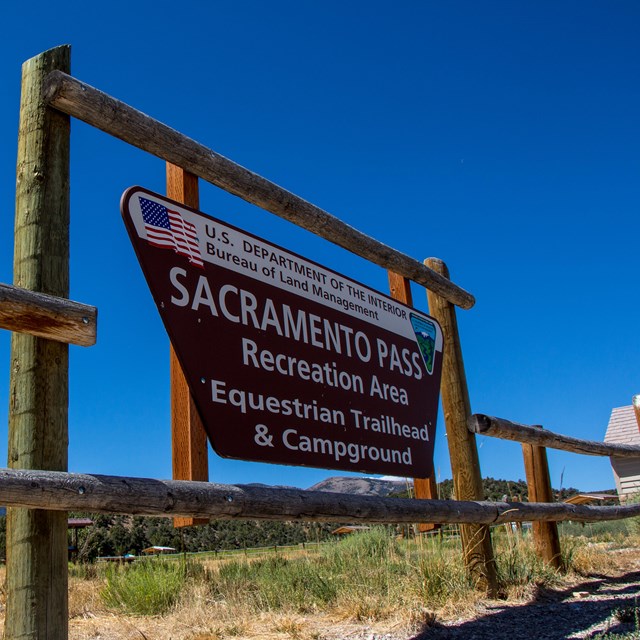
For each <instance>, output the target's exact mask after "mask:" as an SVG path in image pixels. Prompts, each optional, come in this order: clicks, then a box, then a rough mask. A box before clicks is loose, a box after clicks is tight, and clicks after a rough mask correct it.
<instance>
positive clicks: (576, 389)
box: [0, 0, 640, 490]
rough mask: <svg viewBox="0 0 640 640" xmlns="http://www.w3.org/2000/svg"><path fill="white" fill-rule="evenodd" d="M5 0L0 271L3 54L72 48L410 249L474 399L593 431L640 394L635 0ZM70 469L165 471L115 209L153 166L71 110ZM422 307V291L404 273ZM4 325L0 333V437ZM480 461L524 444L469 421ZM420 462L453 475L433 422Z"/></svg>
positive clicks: (14, 97) (257, 163)
mask: <svg viewBox="0 0 640 640" xmlns="http://www.w3.org/2000/svg"><path fill="white" fill-rule="evenodd" d="M101 10H102V12H103V13H101V14H97V13H88V10H87V5H86V3H79V2H75V1H70V2H67V3H66V4H65V10H64V11H61V10H60V8H59V7H56V6H54V5H51V4H49V3H45V2H40V1H36V2H35V3H32V4H31V5H30V7H29V28H28V29H26V28H25V26H24V25H25V22H24V11H22V10H20V9H19V8H18V7H17V5H16V4H15V3H5V4H4V5H3V8H2V9H1V10H0V16H1V17H2V23H3V25H4V30H3V32H4V33H3V38H2V40H0V77H1V78H2V83H3V91H2V93H1V97H0V109H1V116H2V117H1V118H0V122H1V123H2V124H1V125H0V243H1V245H0V281H2V282H11V280H12V252H13V247H12V233H13V209H14V204H13V199H14V189H15V158H16V136H17V123H18V106H19V89H20V66H21V64H22V62H23V61H24V60H26V59H27V58H29V57H31V56H33V55H36V54H37V53H39V52H41V51H43V50H45V49H48V48H50V47H52V46H55V45H58V44H63V43H68V44H71V45H72V73H73V75H75V76H76V77H78V78H79V79H81V80H82V81H84V82H87V83H89V84H91V85H93V86H96V87H98V88H100V89H101V90H103V91H106V92H107V93H110V94H111V95H113V96H115V97H117V98H119V99H121V100H123V101H125V102H127V103H129V104H131V105H132V106H134V107H136V108H138V109H140V110H142V111H144V112H146V113H148V114H150V115H152V116H154V117H156V118H158V119H159V120H161V121H163V122H165V123H167V124H169V125H171V126H172V127H174V128H176V129H178V130H181V131H182V132H184V133H185V134H187V135H189V136H191V137H193V138H195V139H196V140H198V141H200V142H202V143H203V144H206V145H207V146H210V147H211V148H213V149H214V150H216V151H218V152H219V153H222V154H223V155H225V156H227V157H229V158H231V159H233V160H234V161H236V162H238V163H240V164H242V165H244V166H246V167H248V168H250V169H251V170H253V171H255V172H258V173H260V174H262V175H264V176H265V177H267V178H269V179H271V180H273V181H274V182H276V183H278V184H280V185H282V186H284V187H286V188H288V189H289V190H291V191H293V192H294V193H296V194H298V195H300V196H302V197H304V198H306V199H308V200H310V201H312V202H314V203H315V204H317V205H319V206H321V207H322V208H324V209H326V210H327V211H329V212H331V213H333V214H334V215H337V216H339V217H341V218H342V219H344V220H345V221H346V222H348V223H349V224H351V225H353V226H355V227H357V228H358V229H360V230H362V231H364V232H366V233H368V234H369V235H372V236H373V237H375V238H377V239H380V240H383V241H384V242H386V243H387V244H390V245H391V246H393V247H395V248H397V249H399V250H401V251H403V252H405V253H407V254H409V255H411V256H412V257H414V258H417V259H419V260H422V259H424V258H426V257H429V256H437V257H440V258H442V259H444V260H445V261H446V262H447V264H448V265H449V268H450V270H451V274H452V278H453V279H454V280H455V281H456V282H458V283H459V284H460V285H461V286H463V287H464V288H466V289H467V290H469V291H471V292H472V293H473V294H474V295H475V296H476V298H477V304H476V306H475V307H474V308H473V309H471V310H469V311H459V312H458V320H459V325H460V332H461V336H462V345H463V352H464V358H465V363H466V368H467V377H468V383H469V390H470V395H471V404H472V408H473V410H474V411H476V412H482V413H489V414H492V415H497V416H501V417H505V418H508V419H512V420H516V421H521V422H524V423H527V424H542V425H544V426H545V427H547V428H549V429H552V430H555V431H558V432H561V433H565V434H568V435H572V436H576V437H583V438H589V439H593V440H601V439H602V438H603V437H604V432H605V429H606V425H607V421H608V418H609V415H610V412H611V408H612V407H618V406H622V405H628V404H630V401H631V396H632V395H633V394H635V393H640V386H638V385H639V383H638V376H637V371H638V367H637V362H638V361H639V359H640V341H639V340H638V336H637V331H638V330H637V327H638V319H639V315H640V297H639V296H637V295H635V288H636V287H637V274H638V270H639V269H638V268H639V266H640V265H639V262H640V258H639V257H638V251H637V239H636V236H637V234H636V227H637V217H638V205H639V204H640V182H639V180H638V178H639V175H640V154H639V149H640V124H638V122H639V120H638V113H640V88H639V85H638V81H637V79H638V77H640V41H639V40H638V38H637V33H638V27H639V25H640V5H638V4H637V3H636V2H631V1H629V2H608V3H605V2H591V1H581V2H577V1H576V2H545V1H543V2H535V3H534V2H520V1H518V2H509V3H507V2H475V1H469V2H462V1H453V2H447V3H442V2H408V1H400V2H395V3H393V4H391V3H383V2H377V1H370V2H366V3H365V2H352V3H344V2H341V3H338V2H323V3H311V2H284V1H280V0H275V1H273V2H269V3H266V2H249V1H242V0H240V1H238V2H217V1H213V2H195V1H190V0H186V1H184V2H182V3H181V4H180V5H179V7H178V8H177V5H175V3H165V2H162V1H156V2H133V3H123V2H119V1H116V2H111V3H109V4H108V5H104V7H102V8H101ZM71 171H72V172H71V185H72V186H71V189H72V210H71V213H72V227H71V234H72V247H71V250H72V264H71V278H72V285H71V286H72V289H71V296H72V298H74V299H76V300H79V301H82V302H86V303H90V304H94V305H96V306H97V307H98V308H99V314H100V318H99V341H98V344H97V345H96V346H95V347H92V348H89V349H83V348H80V347H72V348H71V363H72V370H71V405H70V439H71V444H70V456H69V461H70V469H71V470H72V471H81V472H94V473H108V474H121V475H136V476H151V477H161V478H166V477H170V474H171V454H170V433H169V400H168V341H167V338H166V334H165V332H164V329H163V327H162V324H161V322H160V319H159V317H158V314H157V312H156V310H155V307H154V303H153V300H152V298H151V296H150V294H149V292H148V289H147V286H146V284H145V281H144V278H143V276H142V273H141V271H140V268H139V266H138V264H137V261H136V259H135V255H134V252H133V250H132V247H131V245H130V242H129V239H128V238H127V235H126V232H125V229H124V226H123V224H122V220H121V218H120V214H119V199H120V196H121V194H122V192H123V191H124V190H125V189H126V188H127V187H129V186H131V185H134V184H140V185H142V186H145V187H147V188H149V189H152V190H155V191H159V192H162V191H163V190H164V163H163V162H162V161H160V160H158V159H156V158H153V157H151V156H148V155H146V154H145V153H143V152H141V151H138V150H136V149H133V148H130V147H128V146H127V145H125V144H124V143H121V142H119V141H116V140H114V139H111V138H109V137H108V136H107V135H105V134H102V133H100V132H98V131H95V130H92V129H91V128H90V127H88V126H86V125H84V124H82V123H79V122H77V121H76V122H74V123H73V126H72V169H71ZM201 209H202V210H203V211H205V212H208V213H210V214H211V215H214V216H216V217H218V218H221V219H223V220H226V221H228V222H230V223H231V224H234V225H236V226H239V227H241V228H243V229H246V230H247V231H250V232H251V233H255V234H257V235H259V236H262V237H264V238H268V239H270V240H271V241H272V242H275V243H277V244H280V245H282V246H284V247H286V248H288V249H290V250H292V251H295V252H296V253H299V254H302V255H304V256H306V257H308V258H310V259H312V260H316V261H317V262H320V263H321V264H324V265H327V266H328V267H330V268H332V269H335V270H336V271H339V272H341V273H344V274H345V275H348V276H349V277H352V278H354V279H356V280H359V281H361V282H363V283H365V284H367V285H368V286H370V287H373V288H376V289H379V290H382V291H385V292H386V291H387V288H386V287H387V282H386V274H385V272H384V271H383V270H382V269H380V268H378V267H375V266H371V265H368V264H367V263H365V262H364V261H363V260H361V259H360V258H357V257H355V256H352V255H351V254H349V253H347V252H345V251H344V250H342V249H339V248H337V247H334V246H333V245H330V244H328V243H327V242H325V241H323V240H320V239H318V238H315V237H314V236H311V235H310V234H309V233H307V232H304V231H302V230H299V229H296V228H294V227H293V226H292V225H291V224H289V223H287V222H285V221H282V220H280V219H278V218H276V217H274V216H273V215H271V214H269V213H266V212H263V211H262V210H260V209H257V208H255V207H253V206H250V205H248V204H246V203H244V202H242V201H241V200H238V199H237V198H235V197H232V196H230V195H228V194H226V193H224V192H221V191H220V190H218V189H216V188H215V187H213V186H211V185H205V184H202V187H201ZM414 299H415V303H416V306H417V307H418V308H420V309H422V310H427V305H426V300H425V294H424V291H423V290H420V289H419V288H418V287H415V288H414ZM8 345H9V334H8V333H6V332H3V333H2V335H0V363H1V362H3V361H4V363H5V364H4V367H2V366H0V425H1V426H0V458H1V459H3V460H4V459H6V426H5V425H6V407H7V386H8V370H9V348H8ZM478 444H479V446H480V461H481V465H482V472H483V475H485V476H493V477H498V478H507V479H518V478H521V477H523V476H524V470H523V466H522V457H521V454H520V448H519V446H518V445H517V444H514V443H511V442H500V441H496V440H491V439H488V438H481V439H479V441H478ZM435 456H436V457H435V466H436V469H437V470H438V477H439V478H440V479H444V478H447V477H450V469H449V463H448V455H447V448H446V438H445V436H444V423H443V421H442V416H440V418H439V424H438V434H437V442H436V454H435ZM549 459H550V467H551V477H552V482H553V484H554V486H560V484H562V485H563V486H576V487H578V488H580V489H583V490H596V489H602V488H606V487H611V486H613V478H612V474H611V471H610V466H609V462H608V460H606V459H599V458H590V457H585V456H577V455H571V454H562V453H558V452H552V451H550V452H549ZM210 471H211V479H212V480H215V481H218V482H229V483H235V482H265V483H269V484H291V485H296V486H301V487H306V486H310V485H311V484H313V483H315V482H317V481H319V480H321V479H322V478H324V477H327V476H330V475H335V472H331V471H323V470H319V469H304V468H293V467H281V466H273V465H262V464H255V463H241V462H236V461H231V460H222V459H220V458H218V457H216V456H215V455H213V454H212V455H211V456H210Z"/></svg>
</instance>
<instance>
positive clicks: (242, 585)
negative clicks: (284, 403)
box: [0, 539, 640, 640]
mask: <svg viewBox="0 0 640 640" xmlns="http://www.w3.org/2000/svg"><path fill="white" fill-rule="evenodd" d="M628 542H629V541H627V543H628ZM631 542H633V543H636V544H637V543H640V540H638V539H634V540H631ZM378 543H379V541H377V542H376V541H375V540H374V541H373V542H372V543H370V544H368V545H364V547H360V546H359V545H358V544H353V547H352V548H348V549H347V546H348V545H345V549H346V552H345V553H344V554H342V556H340V557H338V556H335V557H334V556H332V555H331V554H332V553H334V552H333V551H331V552H329V553H328V554H324V555H323V554H314V557H312V558H311V557H306V556H302V554H301V557H298V558H295V557H293V556H292V557H291V558H290V559H289V560H288V561H287V560H285V559H284V558H283V559H282V561H281V562H280V561H278V562H277V563H272V564H273V566H268V562H266V561H265V560H264V559H263V560H250V559H249V560H241V561H239V562H238V561H236V562H237V563H238V564H239V565H242V564H245V565H246V567H245V568H248V569H249V571H248V572H246V573H242V572H243V569H242V566H239V567H237V569H238V576H239V579H240V582H239V583H238V585H236V586H237V588H236V589H235V590H234V589H233V588H231V587H232V585H231V583H230V580H231V579H230V578H229V577H228V576H229V565H230V564H231V563H230V561H229V560H228V559H224V560H219V561H215V560H212V559H210V560H207V561H206V563H205V564H206V569H207V571H205V572H204V573H203V575H205V576H206V579H197V580H190V581H187V582H186V583H185V587H184V589H183V590H182V592H181V596H180V599H179V601H178V602H176V603H175V604H174V605H173V607H172V608H171V609H170V610H169V611H166V612H164V613H163V614H162V615H155V616H133V615H127V614H123V613H118V612H116V611H115V610H112V609H109V608H108V607H107V606H106V605H105V604H104V601H103V598H102V596H101V592H102V591H103V589H104V586H105V580H106V578H105V577H104V576H102V577H101V576H100V575H91V573H90V574H89V575H88V576H87V577H86V578H83V577H71V578H70V590H69V617H70V638H71V639H72V640H85V639H86V640H89V639H91V640H98V639H100V640H129V639H131V640H133V639H136V640H145V639H146V640H151V639H157V638H167V639H169V638H170V639H171V640H223V639H227V638H228V639H233V638H238V639H245V638H246V639H257V638H261V639H267V640H324V639H330V638H337V637H346V636H348V635H350V634H354V635H357V634H359V633H360V634H362V633H364V631H366V633H367V635H369V636H370V635H371V634H374V633H376V634H380V635H383V634H385V633H389V634H394V635H400V636H402V635H404V636H405V637H409V636H410V635H411V633H412V632H414V631H417V630H418V629H420V628H421V627H423V626H425V625H428V624H431V623H433V621H434V620H435V619H436V618H437V619H438V620H441V621H443V620H450V619H453V618H459V617H467V616H472V615H473V612H474V610H476V609H477V608H478V607H480V606H481V605H483V604H486V600H485V599H484V598H483V596H482V594H480V593H477V592H476V591H474V590H473V589H471V588H470V587H469V585H468V582H467V581H466V578H465V575H464V570H463V568H462V566H461V564H462V563H461V558H460V550H459V548H458V543H457V542H456V541H449V542H446V541H445V542H444V543H440V542H438V541H427V542H421V543H419V544H417V545H416V544H412V545H404V544H402V545H395V544H393V545H391V546H389V547H385V548H379V549H377V551H376V548H374V547H375V545H376V544H378ZM496 543H497V544H496V545H495V547H496V555H497V559H498V563H499V567H501V572H502V578H503V580H505V579H508V580H509V581H510V583H509V584H508V585H507V588H506V591H507V593H508V596H509V597H510V598H513V599H516V600H519V601H522V600H526V599H527V598H528V597H530V596H531V595H532V593H533V592H534V590H535V588H536V587H537V586H562V585H567V584H570V583H571V582H572V581H577V580H578V579H579V578H580V576H582V575H587V574H590V573H606V572H607V571H610V570H611V568H612V554H613V555H615V556H616V557H617V558H619V561H620V562H619V563H618V564H619V566H620V567H623V566H625V565H626V566H629V561H630V558H631V556H634V557H635V558H636V559H637V558H638V552H636V551H635V550H633V549H627V550H624V549H620V548H619V547H620V546H621V545H620V544H618V543H616V542H606V543H590V542H589V541H586V540H577V541H575V540H574V541H573V542H572V540H571V539H569V541H567V540H565V541H563V543H564V546H565V548H568V550H569V551H568V555H569V556H570V557H569V561H570V563H571V566H572V568H573V569H572V571H570V572H569V573H568V574H567V575H564V576H561V575H559V574H556V573H555V572H549V571H548V570H546V569H545V568H544V567H542V569H541V568H540V566H538V565H536V564H535V561H532V560H531V558H532V557H534V556H533V555H532V549H531V544H530V542H528V541H522V540H521V539H512V540H505V539H498V540H496ZM371 545H374V546H373V547H372V546H371ZM515 545H517V546H518V547H519V548H517V549H516V548H515ZM363 551H364V552H365V553H374V554H375V553H379V554H382V555H381V556H380V557H381V558H384V562H382V561H381V560H380V558H378V560H376V561H375V562H374V563H371V562H367V561H366V558H364V557H361V556H359V555H358V554H360V553H362V552H363ZM337 552H338V551H337V550H336V551H335V553H337ZM341 562H342V563H343V564H342V565H341V564H340V563H341ZM532 562H533V564H532ZM260 563H262V564H260ZM265 563H266V564H265ZM296 563H302V564H304V563H306V564H307V565H308V566H306V567H305V568H304V570H303V573H302V574H300V575H301V576H302V578H303V579H307V577H308V576H310V575H312V572H313V571H328V568H327V567H328V566H329V565H331V568H332V571H333V572H334V573H331V574H329V573H327V574H326V576H325V578H326V579H329V577H328V576H330V575H332V576H334V577H335V576H339V579H340V581H341V585H339V586H338V587H337V588H335V589H333V590H332V591H329V592H328V593H329V594H333V595H332V597H331V598H330V599H329V600H327V603H326V605H325V606H323V607H320V606H317V605H316V606H308V607H307V606H305V604H304V602H303V603H301V602H300V601H296V600H295V597H296V596H295V593H294V591H291V594H292V598H293V599H292V601H291V602H290V603H287V602H285V601H282V597H281V596H280V595H278V594H277V593H272V594H271V595H270V596H269V597H268V598H266V599H265V597H262V596H260V595H259V594H258V593H257V592H256V590H255V586H256V584H259V583H251V584H250V583H247V582H244V580H245V579H246V577H247V576H248V577H250V578H256V579H257V576H258V573H259V571H264V570H265V566H266V568H267V569H268V570H269V571H274V573H273V577H274V579H281V578H282V576H284V575H285V574H284V573H282V572H283V571H285V570H288V569H289V568H291V567H293V566H294V565H296ZM332 563H333V564H332ZM518 563H520V565H521V566H520V565H518ZM289 565H291V566H289ZM374 565H375V566H377V567H378V571H377V572H374V573H372V566H374ZM225 566H226V567H227V569H226V571H227V574H226V575H227V582H228V585H227V586H229V589H228V590H226V591H221V590H220V588H218V587H215V586H214V587H212V583H214V584H215V583H217V581H219V580H220V576H221V575H222V574H224V572H225V569H222V574H221V568H222V567H225ZM296 570H297V569H296ZM509 572H511V573H509ZM233 573H234V572H233V571H231V574H233ZM506 574H508V575H506ZM295 575H296V574H294V578H295ZM264 579H265V580H266V579H267V578H264ZM0 581H1V582H2V584H4V569H0ZM294 582H295V581H294ZM265 584H266V583H265ZM292 584H293V583H292ZM307 586H308V585H307ZM291 588H292V589H293V587H291ZM287 593H288V592H287ZM285 595H286V594H285ZM269 598H270V599H269ZM3 615H4V607H2V616H3ZM3 622H4V621H3V620H2V619H1V616H0V623H3Z"/></svg>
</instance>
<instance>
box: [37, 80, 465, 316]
mask: <svg viewBox="0 0 640 640" xmlns="http://www.w3.org/2000/svg"><path fill="white" fill-rule="evenodd" d="M44 93H45V96H46V99H47V101H48V104H49V105H50V106H52V107H54V108H55V109H57V110H59V111H62V112H63V113H66V114H68V115H71V116H74V117H75V118H78V119H79V120H82V121H84V122H86V123H87V124H90V125H92V126H94V127H96V128H97V129H100V130H102V131H104V132H105V133H108V134H110V135H112V136H114V137H116V138H119V139H120V140H124V141H125V142H127V143H129V144H131V145H133V146H134V147H138V148H140V149H142V150H144V151H147V152H149V153H151V154H153V155H155V156H157V157H159V158H162V159H163V160H166V161H167V162H170V163H172V164H175V165H177V166H179V167H182V168H183V169H185V170H187V171H189V172H190V173H193V174H194V175H196V176H199V177H200V178H202V179H203V180H206V181H207V182H210V183H211V184H214V185H216V186H217V187H220V188H222V189H224V190H225V191H228V192H229V193H232V194H233V195H236V196H238V197H240V198H242V199H243V200H246V201H247V202H250V203H252V204H255V205H257V206H259V207H262V208H263V209H265V210H267V211H270V212H271V213H273V214H275V215H277V216H280V217H281V218H285V219H286V220H289V221H290V222H293V223H295V224H297V225H298V226H300V227H302V228H304V229H307V230H308V231H311V232H312V233H315V234H316V235H319V236H320V237H322V238H325V239H326V240H329V241H330V242H333V243H335V244H337V245H338V246H340V247H343V248H344V249H347V250H348V251H351V252H352V253H355V254H356V255H359V256H361V257H362V258H365V259H366V260H369V261H371V262H373V263H375V264H377V265H379V266H381V267H384V268H385V269H388V270H391V271H393V272H395V273H398V274H400V275H401V276H404V277H405V278H409V279H410V280H413V281H414V282H417V283H419V284H421V285H423V286H425V287H428V288H429V289H431V290H432V291H435V292H436V293H438V294H439V295H441V296H442V297H443V298H445V299H446V300H448V301H449V302H451V303H452V304H455V305H457V306H459V307H462V308H463V309H469V308H471V307H472V306H473V305H474V303H475V298H474V297H473V296H472V295H471V294H470V293H468V292H467V291H465V290H464V289H462V288H461V287H459V286H458V285H456V284H454V283H453V282H451V281H450V280H448V279H447V278H444V277H442V276H441V275H440V274H438V273H436V272H435V271H433V270H432V269H429V268H428V267H426V266H425V265H423V264H422V263H421V262H419V261H418V260H415V259H413V258H411V257H409V256H407V255H406V254H404V253H401V252H400V251H397V250H395V249H392V248H391V247H389V246H387V245H385V244H384V243H382V242H379V241H378V240H374V239H373V238H371V237H370V236H367V235H366V234H364V233H362V232H360V231H358V230H357V229H354V228H353V227H351V226H350V225H348V224H347V223H346V222H343V221H342V220H340V219H339V218H336V217H335V216H332V215H331V214H330V213H327V212H326V211H324V210H323V209H321V208H320V207H317V206H316V205H313V204H311V203H310V202H307V201H306V200H304V199H303V198H300V197H299V196H297V195H295V194H293V193H291V192H290V191H287V190H286V189H283V188H282V187H280V186H278V185H277V184H275V183H273V182H271V181H269V180H267V179H266V178H263V177H262V176H259V175H257V174H255V173H253V172H252V171H249V170H248V169H245V168H244V167H242V166H240V165H239V164H236V163H235V162H233V161H232V160H229V159H228V158H225V157H224V156H222V155H220V154H218V153H216V152H215V151H213V150H211V149H209V148H207V147H205V146H204V145H202V144H200V143H198V142H196V141H195V140H192V139H191V138H189V137H187V136H185V135H183V134H182V133H180V132H178V131H176V130H175V129H172V128H171V127H168V126H167V125H165V124H163V123H161V122H159V121H158V120H154V119H153V118H151V117H149V116H148V115H146V114H144V113H142V112H141V111H138V110H137V109H134V108H133V107H130V106H129V105H127V104H125V103H124V102H121V101H120V100H116V99H115V98H113V97H111V96H109V95H108V94H106V93H103V92H102V91H100V90H98V89H95V88H94V87H92V86H90V85H88V84H84V83H83V82H80V81H79V80H77V79H76V78H73V77H71V76H70V75H68V74H66V73H63V72H62V71H53V72H52V73H50V74H49V76H48V78H47V80H46V83H45V90H44Z"/></svg>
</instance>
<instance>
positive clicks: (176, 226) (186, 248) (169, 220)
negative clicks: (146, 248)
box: [140, 197, 204, 269]
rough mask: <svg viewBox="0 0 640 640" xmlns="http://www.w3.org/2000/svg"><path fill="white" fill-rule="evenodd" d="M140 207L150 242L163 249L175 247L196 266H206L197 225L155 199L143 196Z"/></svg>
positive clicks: (175, 249)
mask: <svg viewBox="0 0 640 640" xmlns="http://www.w3.org/2000/svg"><path fill="white" fill-rule="evenodd" d="M140 208H141V210H142V218H143V220H144V227H145V230H146V232H147V242H148V243H149V244H151V245H153V246H154V247H160V248H161V249H173V250H174V251H175V252H176V253H178V254H180V255H181V256H186V257H187V258H188V259H189V262H191V263H192V264H194V265H195V266H196V267H200V268H202V269H203V268H204V263H203V262H202V254H201V253H200V245H199V244H198V235H197V234H196V228H195V225H193V224H191V223H190V222H188V221H187V220H185V219H184V218H183V217H182V216H181V215H180V213H178V212H177V211H172V210H171V209H167V207H165V206H163V205H161V204H158V203H157V202H154V201H153V200H147V199H146V198H142V197H141V198H140Z"/></svg>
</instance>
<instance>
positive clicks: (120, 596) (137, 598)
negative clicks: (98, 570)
mask: <svg viewBox="0 0 640 640" xmlns="http://www.w3.org/2000/svg"><path fill="white" fill-rule="evenodd" d="M205 575H206V572H205V570H204V567H203V566H202V565H201V564H199V563H194V562H185V561H184V560H183V561H182V562H175V561H167V560H164V559H162V558H151V559H148V560H143V561H139V562H136V563H134V564H133V565H130V566H120V565H110V566H108V567H107V568H106V571H105V577H106V584H105V586H104V588H103V589H102V592H101V594H100V595H101V597H102V600H103V602H104V603H105V604H106V605H107V606H108V607H110V608H112V609H116V610H119V611H122V612H125V613H130V614H133V615H157V614H161V613H166V612H167V611H168V610H169V609H170V608H171V607H172V606H173V605H174V604H175V603H176V602H177V600H178V597H179V596H180V593H181V592H182V590H183V589H184V588H185V586H186V584H187V582H188V581H189V580H196V579H200V580H202V579H203V578H204V577H205Z"/></svg>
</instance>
